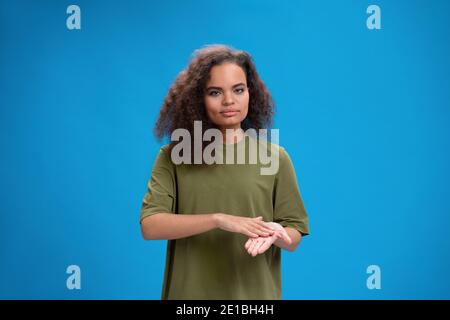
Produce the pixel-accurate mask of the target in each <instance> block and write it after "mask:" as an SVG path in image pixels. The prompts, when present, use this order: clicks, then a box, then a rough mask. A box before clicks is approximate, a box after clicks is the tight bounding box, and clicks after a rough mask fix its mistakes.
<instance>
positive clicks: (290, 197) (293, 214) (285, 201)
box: [274, 147, 309, 235]
mask: <svg viewBox="0 0 450 320" xmlns="http://www.w3.org/2000/svg"><path fill="white" fill-rule="evenodd" d="M274 222H277V223H279V224H281V225H282V226H283V227H291V228H293V229H296V230H298V231H299V232H300V233H301V234H302V235H308V234H309V223H308V215H307V213H306V210H305V206H304V204H303V200H302V196H301V194H300V190H299V187H298V183H297V177H296V174H295V169H294V166H293V164H292V161H291V158H290V157H289V154H288V153H287V152H286V150H285V149H284V148H282V147H280V165H279V170H278V173H277V176H276V178H275V192H274Z"/></svg>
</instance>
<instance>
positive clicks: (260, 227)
mask: <svg viewBox="0 0 450 320" xmlns="http://www.w3.org/2000/svg"><path fill="white" fill-rule="evenodd" d="M252 226H253V227H254V228H256V229H258V230H261V231H264V232H267V233H270V234H272V233H273V231H274V229H273V228H271V227H270V226H267V225H265V224H260V223H253V224H252Z"/></svg>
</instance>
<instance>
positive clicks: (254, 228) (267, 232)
mask: <svg viewBox="0 0 450 320" xmlns="http://www.w3.org/2000/svg"><path fill="white" fill-rule="evenodd" d="M249 228H250V230H251V231H252V232H253V233H257V234H258V235H260V236H263V237H267V236H269V235H271V234H272V231H271V230H268V229H264V228H262V227H261V226H259V225H257V224H253V225H251V226H249Z"/></svg>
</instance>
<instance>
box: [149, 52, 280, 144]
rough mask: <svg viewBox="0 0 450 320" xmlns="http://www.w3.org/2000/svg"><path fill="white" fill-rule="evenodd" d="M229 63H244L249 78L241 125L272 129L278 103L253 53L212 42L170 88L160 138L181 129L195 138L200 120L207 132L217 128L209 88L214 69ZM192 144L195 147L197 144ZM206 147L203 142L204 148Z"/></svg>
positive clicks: (159, 127)
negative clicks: (210, 108)
mask: <svg viewBox="0 0 450 320" xmlns="http://www.w3.org/2000/svg"><path fill="white" fill-rule="evenodd" d="M225 62H231V63H235V64H236V65H238V66H240V67H241V68H242V70H243V71H244V72H245V75H246V78H247V87H248V90H249V96H250V98H249V104H248V114H247V117H246V118H245V119H244V121H242V123H241V128H242V129H243V130H244V131H245V130H247V129H250V128H253V129H256V130H258V129H265V128H270V126H271V125H272V118H273V114H274V108H275V105H274V102H273V99H272V96H271V94H270V92H269V90H268V89H267V87H266V86H265V84H264V83H263V81H262V80H261V79H260V77H259V75H258V73H257V71H256V67H255V64H254V62H253V59H252V57H251V56H250V54H249V53H247V52H245V51H240V50H235V49H233V48H231V47H229V46H225V45H209V46H205V47H203V48H201V49H197V50H195V51H194V54H193V57H192V58H191V60H190V63H189V65H188V66H187V68H186V69H184V70H182V71H181V72H180V73H179V74H178V76H177V78H176V80H175V81H174V83H173V84H172V86H171V87H170V89H169V92H168V93H167V95H166V97H165V99H164V102H163V104H162V106H161V111H160V114H159V118H158V120H157V122H156V126H155V128H154V133H155V135H156V137H157V138H158V139H159V140H161V139H162V138H163V137H164V136H168V137H169V139H170V136H171V135H172V132H173V131H174V130H175V129H178V128H183V129H187V130H188V131H189V132H190V134H191V137H193V135H194V134H193V131H194V121H196V120H197V121H202V130H203V132H204V131H206V130H207V129H209V128H216V126H215V125H214V123H212V122H211V121H210V119H209V118H208V116H207V114H206V108H205V105H204V96H205V89H206V88H205V87H206V83H207V81H208V78H209V74H210V70H211V68H212V67H214V66H216V65H220V64H222V63H225ZM203 132H202V136H203ZM176 143H178V142H177V141H172V142H171V143H170V145H169V152H170V151H171V150H172V148H173V146H174V145H175V144H176ZM191 145H192V147H193V144H191ZM205 146H206V145H205V143H204V142H203V141H202V150H203V149H204V147H205Z"/></svg>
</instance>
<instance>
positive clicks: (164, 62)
mask: <svg viewBox="0 0 450 320" xmlns="http://www.w3.org/2000/svg"><path fill="white" fill-rule="evenodd" d="M70 4H77V5H79V6H80V8H81V30H68V29H67V27H66V19H67V17H68V16H69V15H68V14H67V13H66V9H67V7H68V6H69V5H70ZM370 4H377V5H378V6H380V8H381V26H382V29H381V30H369V29H368V28H367V27H366V19H367V17H368V16H369V15H368V14H367V13H366V9H367V7H368V6H369V5H370ZM449 14H450V2H449V1H424V0H423V1H378V0H377V1H374V2H368V1H261V0H257V1H256V0H255V1H219V2H210V1H165V2H160V1H154V2H150V1H95V3H94V1H77V2H67V1H2V2H1V4H0V41H1V42H0V44H1V49H0V67H1V69H0V70H1V73H0V104H1V107H0V112H1V117H0V148H1V157H0V170H1V179H0V190H1V203H0V212H1V216H0V223H1V229H0V237H1V238H0V258H1V265H0V298H4V299H5V298H6V299H10V298H26V299H46V298H51V299H53V298H58V299H80V298H86V299H159V298H160V294H161V286H162V280H163V271H164V263H165V253H166V252H165V249H166V241H144V240H143V239H142V237H141V234H140V227H139V210H140V206H141V201H142V198H143V196H144V193H145V190H146V183H147V180H148V178H149V176H150V171H151V168H152V166H153V161H154V159H155V156H156V154H157V152H158V150H159V146H160V145H161V144H162V143H158V141H157V140H156V139H155V138H154V136H153V135H152V128H153V126H154V123H155V121H156V118H157V116H158V113H159V108H160V105H161V103H162V100H163V98H164V96H165V94H166V93H167V90H168V88H169V86H170V85H171V83H172V82H173V80H174V79H175V77H176V75H177V74H178V72H179V71H181V70H182V69H183V68H184V67H185V66H186V65H187V63H188V59H189V56H190V55H191V53H192V52H193V51H194V50H195V49H197V48H199V47H201V46H203V45H205V44H212V43H224V44H228V45H231V46H234V47H236V48H239V49H243V50H246V51H248V52H250V53H251V54H252V56H253V57H254V60H255V62H256V65H257V68H258V71H259V73H260V75H261V77H262V78H263V80H264V81H265V82H266V84H267V86H268V87H269V89H270V90H271V92H272V95H273V97H274V99H275V101H276V104H277V113H276V118H275V123H274V128H279V129H280V144H281V145H282V146H284V147H285V148H286V149H287V151H288V152H289V154H290V156H291V158H292V160H293V162H294V166H295V168H296V172H297V177H298V181H299V185H300V190H301V192H302V196H303V200H304V203H305V206H306V208H307V211H308V213H309V216H310V224H311V236H309V237H307V238H305V239H304V240H303V242H302V244H301V245H300V247H299V248H298V249H297V251H296V252H294V253H289V252H283V298H284V299H421V298H425V299H431V298H434V299H436V298H437V299H441V298H446V299H449V298H450V281H449V274H448V272H449V270H450V239H449V231H448V230H449V227H450V223H449V222H450V220H449V219H450V218H449V214H450V205H449V201H448V197H449V189H448V183H449V181H450V172H449V161H450V156H449V150H450V149H449V147H450V139H449V137H450V135H449V133H450V112H449V107H450V105H449V102H450V96H449V88H450V83H449V80H450V70H449V56H450V46H449V31H450V19H449V18H448V17H449ZM163 143H165V142H163ZM71 264H76V265H79V266H80V268H81V286H82V288H81V290H68V289H67V288H66V279H67V277H68V275H67V274H66V268H67V266H69V265H71ZM372 264H375V265H379V266H380V268H381V285H382V288H381V290H369V289H368V288H367V287H366V279H367V277H368V276H369V275H368V274H367V273H366V268H367V267H368V266H369V265H372Z"/></svg>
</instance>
